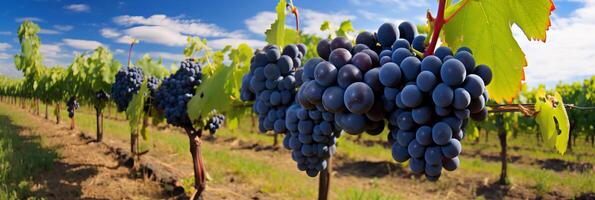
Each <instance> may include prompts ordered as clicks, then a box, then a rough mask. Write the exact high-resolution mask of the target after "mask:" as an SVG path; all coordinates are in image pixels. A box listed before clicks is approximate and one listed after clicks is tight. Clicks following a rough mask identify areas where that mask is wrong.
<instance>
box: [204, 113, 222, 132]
mask: <svg viewBox="0 0 595 200" xmlns="http://www.w3.org/2000/svg"><path fill="white" fill-rule="evenodd" d="M223 122H225V115H222V114H214V115H213V116H211V118H209V120H207V124H206V126H205V127H204V129H205V130H209V132H210V133H211V134H215V133H216V132H217V129H219V128H221V125H222V124H223Z"/></svg>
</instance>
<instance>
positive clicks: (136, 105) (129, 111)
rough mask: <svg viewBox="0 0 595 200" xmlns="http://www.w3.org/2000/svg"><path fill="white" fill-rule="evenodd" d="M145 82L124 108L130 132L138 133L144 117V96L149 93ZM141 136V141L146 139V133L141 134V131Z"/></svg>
mask: <svg viewBox="0 0 595 200" xmlns="http://www.w3.org/2000/svg"><path fill="white" fill-rule="evenodd" d="M146 82H147V81H146V80H145V81H143V84H142V85H141V87H140V90H139V91H138V93H137V94H134V95H132V100H131V101H130V103H129V104H128V108H126V116H127V117H128V125H129V126H130V131H132V132H138V131H140V130H141V129H142V128H141V129H139V127H140V124H141V122H142V119H143V117H144V112H143V111H144V105H145V94H147V93H148V92H149V88H148V87H147V84H146ZM141 136H142V138H143V139H145V140H146V139H147V134H146V132H145V133H144V134H143V133H142V131H141Z"/></svg>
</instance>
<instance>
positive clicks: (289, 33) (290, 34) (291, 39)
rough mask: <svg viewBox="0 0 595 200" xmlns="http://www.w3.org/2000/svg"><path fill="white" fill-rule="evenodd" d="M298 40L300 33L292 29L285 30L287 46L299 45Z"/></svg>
mask: <svg viewBox="0 0 595 200" xmlns="http://www.w3.org/2000/svg"><path fill="white" fill-rule="evenodd" d="M298 39H299V37H298V32H297V31H296V30H294V29H290V28H288V29H285V44H297V43H298ZM280 47H281V46H280ZM281 48H282V47H281Z"/></svg>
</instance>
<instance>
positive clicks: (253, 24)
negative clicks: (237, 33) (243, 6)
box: [244, 11, 277, 35]
mask: <svg viewBox="0 0 595 200" xmlns="http://www.w3.org/2000/svg"><path fill="white" fill-rule="evenodd" d="M276 18H277V13H274V12H269V11H263V12H259V13H258V14H256V15H254V16H253V17H251V18H248V19H246V20H245V21H244V23H245V24H246V27H247V28H248V30H249V31H250V32H252V33H256V34H259V35H264V31H265V30H267V29H269V28H270V27H271V24H272V23H273V22H275V19H276Z"/></svg>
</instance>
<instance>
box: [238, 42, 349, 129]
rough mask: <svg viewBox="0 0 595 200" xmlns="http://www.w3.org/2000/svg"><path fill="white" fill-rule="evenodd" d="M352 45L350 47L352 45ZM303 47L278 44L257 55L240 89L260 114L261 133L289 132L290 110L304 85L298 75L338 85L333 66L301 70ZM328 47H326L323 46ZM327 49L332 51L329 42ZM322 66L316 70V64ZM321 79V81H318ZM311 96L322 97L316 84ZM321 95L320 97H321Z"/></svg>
mask: <svg viewBox="0 0 595 200" xmlns="http://www.w3.org/2000/svg"><path fill="white" fill-rule="evenodd" d="M333 45H334V46H344V45H347V44H345V42H344V41H336V42H335V43H333ZM349 45H350V44H349ZM300 46H302V45H301V44H300V45H293V44H290V45H287V46H285V47H284V48H283V51H281V50H280V49H279V47H277V46H275V45H268V46H266V47H264V48H263V49H262V50H257V51H256V52H255V53H254V57H253V58H252V61H251V65H250V73H248V74H246V75H244V77H243V79H242V86H241V88H240V97H241V99H242V101H254V106H253V109H252V110H253V111H254V112H255V113H256V114H258V119H259V120H258V122H259V130H260V132H262V133H264V132H266V131H274V132H275V133H285V132H287V127H286V125H285V124H286V123H285V113H286V111H287V108H288V107H289V106H291V105H292V104H293V103H294V100H295V95H296V93H297V90H296V88H297V87H298V86H299V85H301V82H302V77H296V75H298V74H308V75H309V76H308V77H309V79H308V80H315V79H316V82H317V84H321V85H330V84H334V81H336V78H329V77H333V76H335V77H336V76H337V69H336V68H334V66H332V64H330V63H328V62H325V63H321V62H317V61H312V60H311V61H310V62H307V63H306V64H305V67H304V69H303V70H302V69H300V63H301V59H302V58H303V57H304V55H305V54H306V48H304V47H303V46H302V47H301V48H300ZM323 46H324V45H323ZM326 47H328V48H330V47H331V43H330V42H329V43H328V44H327V45H326ZM318 64H321V65H325V67H321V68H320V69H318V70H315V67H316V65H318ZM316 77H318V78H316ZM310 89H311V90H309V91H310V93H308V94H310V95H311V96H320V97H322V91H318V90H317V88H316V85H312V87H310ZM317 92H319V93H320V94H319V95H318V93H317ZM313 98H314V97H313Z"/></svg>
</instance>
